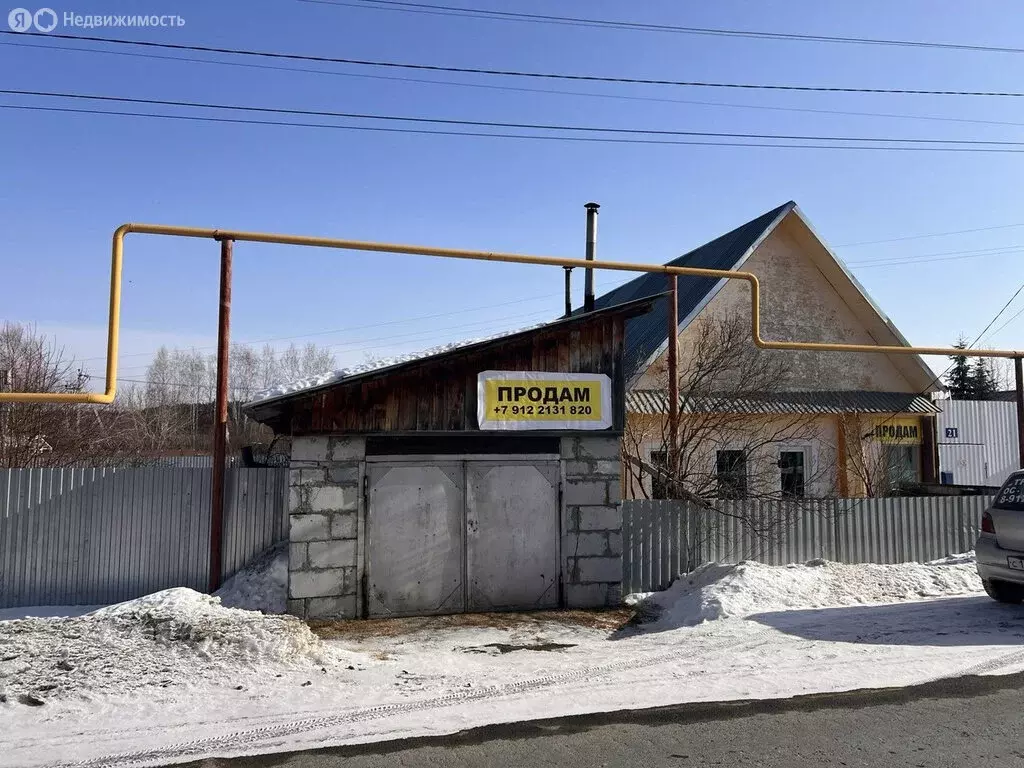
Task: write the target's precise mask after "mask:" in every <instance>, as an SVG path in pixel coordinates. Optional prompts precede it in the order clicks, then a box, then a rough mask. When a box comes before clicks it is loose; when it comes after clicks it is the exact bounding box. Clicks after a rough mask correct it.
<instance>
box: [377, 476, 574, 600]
mask: <svg viewBox="0 0 1024 768" xmlns="http://www.w3.org/2000/svg"><path fill="white" fill-rule="evenodd" d="M368 473H369V477H368V480H369V482H368V486H369V499H368V501H369V504H368V510H367V512H368V513H367V523H366V559H367V563H366V565H367V587H368V590H367V591H368V594H367V606H368V609H369V614H370V616H409V615H426V614H440V613H459V612H462V611H466V610H473V611H488V610H514V609H539V608H551V607H556V606H557V605H558V599H559V595H558V574H559V568H558V564H559V546H560V543H559V539H560V530H561V526H560V524H559V494H558V491H559V488H558V484H559V464H558V461H557V460H540V461H539V460H512V461H510V460H502V461H486V460H463V461H443V460H442V461H433V460H431V461H429V462H425V461H423V460H420V461H417V462H408V461H395V462H393V463H392V462H391V461H386V462H380V463H377V462H374V463H370V464H369V465H368Z"/></svg>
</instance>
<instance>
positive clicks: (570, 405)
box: [477, 371, 612, 430]
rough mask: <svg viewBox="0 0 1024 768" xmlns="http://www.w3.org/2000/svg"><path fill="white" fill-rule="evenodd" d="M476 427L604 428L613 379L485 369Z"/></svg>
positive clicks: (479, 385) (596, 375) (609, 415)
mask: <svg viewBox="0 0 1024 768" xmlns="http://www.w3.org/2000/svg"><path fill="white" fill-rule="evenodd" d="M477 420H478V421H479V422H480V429H520V430H525V429H608V428H609V427H610V426H611V425H612V382H611V379H609V378H608V377H607V376H605V375H604V374H603V373H545V372H541V371H528V372H524V371H483V372H482V373H480V374H478V375H477Z"/></svg>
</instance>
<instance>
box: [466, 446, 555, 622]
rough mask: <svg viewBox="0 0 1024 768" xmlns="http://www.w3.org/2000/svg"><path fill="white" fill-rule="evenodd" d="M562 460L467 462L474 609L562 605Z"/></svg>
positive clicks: (468, 549) (469, 562)
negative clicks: (560, 495)
mask: <svg viewBox="0 0 1024 768" xmlns="http://www.w3.org/2000/svg"><path fill="white" fill-rule="evenodd" d="M558 475H559V471H558V464H557V463H556V462H546V463H542V464H540V463H538V464H533V463H522V464H518V463H517V464H512V463H508V462H501V463H497V462H495V463H490V462H482V461H481V462H467V464H466V477H467V481H466V491H467V493H466V570H467V582H466V583H467V588H468V593H469V594H468V600H469V610H471V611H493V610H507V609H540V608H554V607H557V606H558V538H559V524H558Z"/></svg>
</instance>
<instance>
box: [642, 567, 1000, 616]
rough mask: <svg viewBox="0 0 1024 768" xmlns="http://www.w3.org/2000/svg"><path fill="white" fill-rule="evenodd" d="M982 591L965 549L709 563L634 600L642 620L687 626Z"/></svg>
mask: <svg viewBox="0 0 1024 768" xmlns="http://www.w3.org/2000/svg"><path fill="white" fill-rule="evenodd" d="M981 590H982V587H981V580H980V579H979V578H978V573H977V571H976V570H975V566H974V558H973V557H972V556H971V555H970V554H969V553H968V554H965V555H954V556H951V557H949V558H944V559H943V560H938V561H935V562H932V563H901V564H898V565H876V564H871V563H864V564H858V565H846V564H843V563H833V562H829V561H826V560H811V561H809V562H807V563H805V564H803V565H786V566H773V565H763V564H761V563H755V562H743V563H739V564H737V565H722V564H719V563H709V564H707V565H703V566H701V567H700V568H698V569H697V570H695V571H693V572H692V573H689V574H686V575H685V576H682V577H681V578H679V579H678V580H677V581H676V582H675V583H674V584H673V585H672V586H671V587H669V588H668V589H667V590H665V591H664V592H656V593H654V594H652V595H649V596H647V597H646V598H645V599H644V600H641V601H639V602H638V603H637V605H636V607H637V610H638V612H639V613H640V614H641V615H642V616H645V617H646V619H647V621H646V622H645V623H646V626H648V627H652V628H658V629H667V628H671V627H682V626H690V625H694V624H700V623H701V622H704V621H713V620H715V619H723V618H731V617H742V616H749V615H751V614H754V613H762V612H766V611H786V610H800V609H807V608H828V607H835V606H849V605H862V604H869V603H896V602H902V601H907V600H921V599H926V598H933V597H949V596H954V595H968V594H975V593H978V592H980V591H981Z"/></svg>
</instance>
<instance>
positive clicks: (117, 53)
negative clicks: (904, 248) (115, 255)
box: [0, 41, 1024, 248]
mask: <svg viewBox="0 0 1024 768" xmlns="http://www.w3.org/2000/svg"><path fill="white" fill-rule="evenodd" d="M0 45H11V46H17V47H22V48H38V49H41V50H53V51H71V52H77V53H99V54H105V55H110V56H131V57H137V58H144V59H154V60H158V61H178V62H183V63H191V64H214V65H217V66H226V67H244V68H249V69H263V70H272V71H276V72H297V73H305V74H316V75H330V76H332V77H353V78H364V79H370V80H389V81H392V82H400V83H422V84H427V85H442V86H450V87H455V88H483V89H487V90H494V91H506V92H512V93H540V94H549V95H555V96H578V97H582V98H594V99H615V100H621V101H649V102H657V103H661V104H689V105H694V106H704V107H725V108H728V109H754V110H766V111H771V112H799V113H805V114H817V115H840V116H844V117H881V118H888V119H894V120H928V121H934V122H949V123H967V124H971V125H1003V126H1010V127H1015V128H1019V127H1024V123H1021V122H1015V121H1012V120H980V119H973V118H967V117H945V116H941V115H907V114H900V113H893V112H862V111H857V110H840V109H813V108H810V107H780V106H770V105H766V104H735V103H730V102H721V101H700V100H696V99H669V98H664V97H659V96H637V95H629V94H621V93H592V92H587V91H566V90H558V89H551V88H523V87H519V86H512V85H493V84H489V83H464V82H458V81H453V80H431V79H428V78H418V77H399V76H394V75H370V74H366V73H364V72H334V71H330V70H325V69H309V68H305V67H282V66H276V65H273V64H254V63H249V62H239V61H219V60H216V59H197V58H194V57H191V56H162V55H160V54H154V53H142V52H139V51H108V50H103V49H99V48H76V47H73V46H66V45H39V44H36V43H27V42H22V41H0ZM837 247H840V248H842V247H847V246H837Z"/></svg>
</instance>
